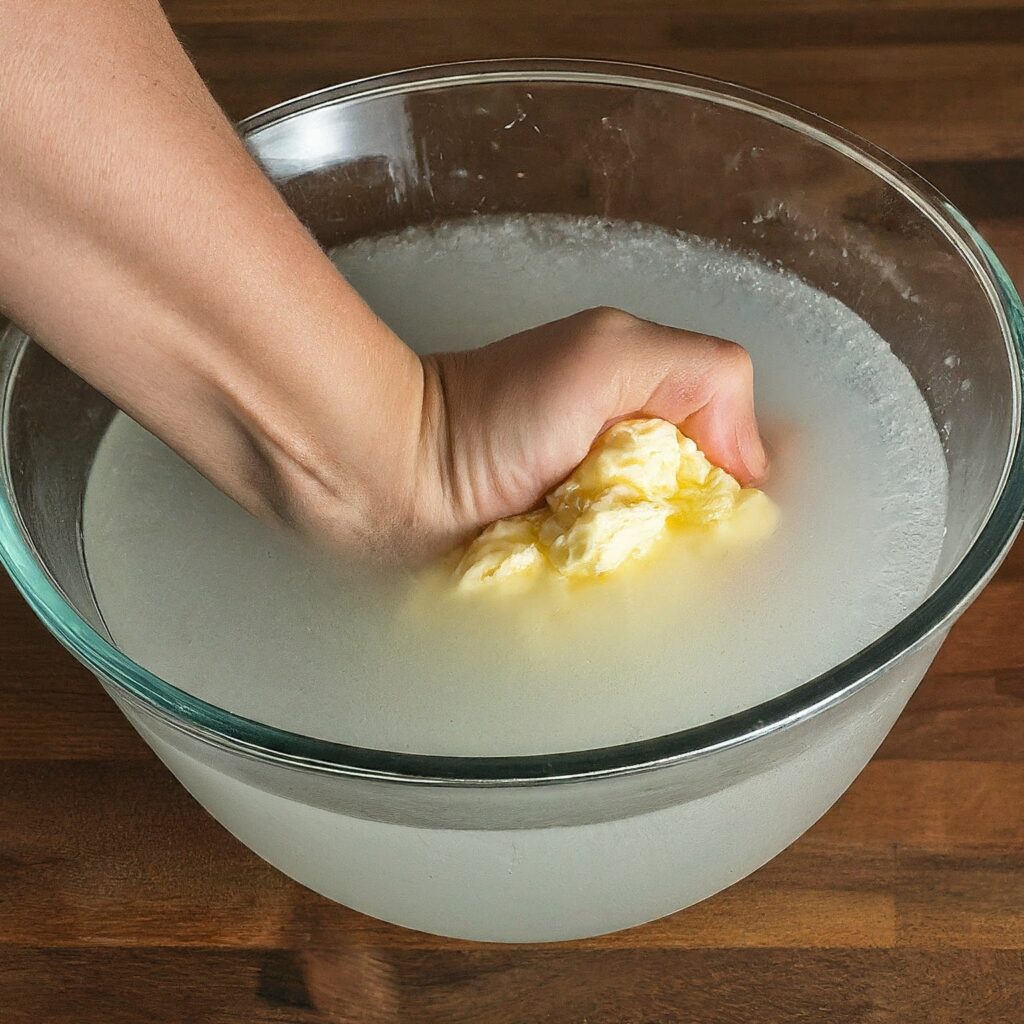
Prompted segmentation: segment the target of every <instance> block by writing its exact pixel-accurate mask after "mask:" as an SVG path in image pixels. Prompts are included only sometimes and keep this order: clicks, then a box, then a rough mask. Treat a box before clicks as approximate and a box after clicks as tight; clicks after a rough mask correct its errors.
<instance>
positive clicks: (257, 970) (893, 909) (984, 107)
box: [0, 0, 1024, 1024]
mask: <svg viewBox="0 0 1024 1024" xmlns="http://www.w3.org/2000/svg"><path fill="white" fill-rule="evenodd" d="M166 6H167V9H168V12H169V13H170V15H171V16H172V18H173V19H174V21H175V23H176V25H177V26H178V27H179V29H180V31H181V32H182V34H183V36H184V37H185V39H186V41H187V44H188V46H189V48H190V50H191V52H192V54H193V55H194V57H195V59H196V60H197V62H198V64H199V66H200V68H201V69H202V71H203V73H204V74H205V75H206V76H207V78H208V80H209V82H210V84H211V87H212V88H213V90H214V92H215V93H216V94H217V95H218V96H219V97H220V99H221V100H222V101H223V102H224V104H225V105H226V107H227V108H228V110H229V111H230V113H231V114H232V115H236V116H239V115H242V114H245V113H249V112H251V111H253V110H255V109H257V108H259V107H261V106H264V105H266V104H269V103H271V102H273V101H276V100H280V99H283V98H285V97H287V96H290V95H294V94H297V93H301V92H304V91H306V90H309V89H312V88H315V87H318V86H322V85H327V84H330V83H333V82H336V81H340V80H343V79H346V78H350V77H353V76H358V75H363V74H367V73H371V72H377V71H382V70H385V69H389V68H395V67H400V66H410V65H416V64H423V63H429V62H436V61H442V60H451V59H458V58H472V57H484V56H495V55H538V54H545V55H566V56H604V57H614V58H620V59H629V60H639V61H646V62H650V63H659V64H666V65H671V66H675V67H680V68H686V69H690V70H695V71H700V72H706V73H710V74H712V75H716V76H719V77H723V78H727V79H733V80H736V81H740V82H743V83H746V84H748V85H753V86H755V87H758V88H761V89H764V90H767V91H769V92H772V93H775V94H777V95H779V96H782V97H785V98H786V99H789V100H792V101H795V102H796V103H800V104H803V105H805V106H807V107H810V108H813V109H815V110H818V111H819V112H821V113H823V114H825V115H826V116H828V117H831V118H832V119H834V120H836V121H838V122H840V123H843V124H845V125H847V126H848V127H850V128H852V129H854V130H855V131H859V132H861V133H862V134H864V135H866V136H867V137H869V138H871V139H872V140H874V141H875V142H877V143H879V144H881V145H882V146H884V147H887V148H888V149H890V150H892V151H893V152H895V153H897V154H898V155H900V156H902V157H903V158H904V159H906V160H908V161H909V162H910V163H912V164H913V165H914V166H916V167H917V168H918V169H920V170H921V171H923V172H924V173H925V174H926V175H927V176H929V177H931V178H932V179H933V180H935V181H936V182H937V183H938V184H939V185H940V186H941V187H942V188H944V189H945V190H946V191H947V192H948V193H949V194H950V196H951V197H952V198H953V199H954V200H956V201H957V202H959V204H960V205H961V206H962V207H963V208H964V209H965V210H966V212H967V213H968V214H969V215H971V216H972V217H974V218H975V220H976V222H977V223H978V224H979V225H980V227H981V228H982V229H983V231H984V232H985V234H986V235H987V236H988V238H989V239H990V240H991V242H992V243H993V245H994V246H995V248H996V250H997V251H998V252H999V253H1000V254H1001V256H1002V257H1003V259H1004V260H1005V261H1006V263H1007V264H1008V266H1009V267H1010V269H1011V272H1012V273H1014V274H1015V276H1016V279H1017V282H1018V284H1020V285H1024V188H1022V186H1024V5H1022V4H1020V3H1012V2H1010V3H1001V4H999V5H992V6H989V5H988V4H986V3H984V2H983V0H828V2H824V3H819V2H816V0H775V2H774V3H770V4H768V3H764V2H763V0H694V2H691V3H684V2H682V0H644V2H633V3H630V2H627V0H615V2H613V0H589V2H586V3H584V2H582V0H580V2H575V0H572V2H570V0H563V2H562V3H561V4H558V3H554V2H552V0H488V2H480V3H473V2H469V0H349V2H347V3H344V4H341V3H336V2H335V0H290V2H289V0H168V3H167V4H166ZM1022 612H1024V547H1021V546H1019V547H1018V549H1017V551H1016V552H1015V553H1014V554H1013V555H1011V557H1010V559H1009V561H1008V563H1007V564H1006V565H1005V566H1004V567H1003V569H1002V571H1001V572H1000V573H999V576H998V577H997V579H996V580H995V582H994V583H992V585H991V586H990V587H989V588H988V589H987V590H986V591H985V593H984V594H983V595H982V596H981V598H980V599H979V600H978V602H977V604H976V605H975V606H974V607H973V608H972V609H971V610H970V611H969V612H968V614H967V615H966V616H965V617H964V619H963V621H962V622H961V623H960V624H959V625H958V626H957V627H956V629H955V630H954V633H953V635H952V637H951V639H950V640H949V642H948V644H947V645H946V647H945V648H944V649H943V651H942V654H941V655H940V657H939V659H938V662H937V663H936V665H935V667H934V668H933V670H932V671H931V673H930V674H929V675H928V678H927V679H926V680H925V682H924V684H923V685H922V686H921V689H920V691H919V692H918V694H917V696H916V697H915V698H914V699H913V701H912V702H911V705H910V707H909V708H908V710H907V711H906V713H905V714H904V715H903V717H902V718H901V720H900V722H899V724H898V725H897V727H896V729H895V731H894V732H893V733H892V735H891V736H890V737H889V739H888V740H887V741H886V743H885V745H884V746H883V748H882V750H881V752H880V753H879V755H878V756H877V757H876V758H875V759H874V761H873V762H872V763H871V764H870V765H869V766H868V768H867V770H866V771H865V772H864V774H863V775H862V776H861V777H860V779H859V780H858V781H857V782H856V783H855V785H854V786H853V788H852V789H851V790H850V791H849V792H848V793H847V795H846V796H844V797H843V798H842V800H841V801H840V802H839V804H838V805H837V806H836V807H835V809H834V810H832V811H831V812H830V813H829V814H828V815H827V816H826V817H825V819H824V820H823V821H821V822H820V823H819V824H818V825H817V826H815V827H814V828H813V829H812V830H811V831H810V833H808V834H807V835H806V836H805V837H804V838H802V839H801V840H800V841H799V842H798V843H796V844H795V845H794V846H793V847H792V848H791V849H790V850H788V851H787V852H786V853H784V854H783V855H782V856H780V857H779V858H778V859H777V860H775V861H773V862H772V863H771V864H769V865H768V866H767V867H765V868H763V869H762V870H761V871H759V872H758V873H757V874H755V875H754V876H753V877H751V878H749V879H747V880H746V881H744V882H742V883H740V884H739V885H737V886H735V887H734V888H732V889H730V890H728V891H727V892H725V893H722V894H721V895H719V896H717V897H715V898H713V899H711V900H709V901H707V902H706V903H704V904H702V905H700V906H698V907H695V908H693V909H691V910H688V911H685V912H683V913H680V914H677V915H675V916H674V917H672V918H669V919H667V920H664V921H660V922H658V923H656V924H652V925H649V926H647V927H644V928H639V929H636V930H634V931H631V932H626V933H624V934H620V935H615V936H611V937H608V938H603V939H598V940H593V941H588V942H580V943H574V944H567V945H559V946H550V947H535V948H506V947H500V946H481V945H473V944H469V943H461V942H452V941H444V940H440V939H435V938H432V937H430V936H426V935H420V934H415V933H412V932H408V931H403V930H400V929H398V928H393V927H389V926H387V925H383V924H380V923H378V922H376V921H373V920H370V919H368V918H365V917H361V916H360V915H358V914H355V913H352V912H350V911H348V910H345V909H343V908H341V907H338V906H335V905H333V904H330V903H328V902H327V901H326V900H323V899H321V898H319V897H317V896H314V895H312V894H311V893H309V892H307V891H305V890H303V889H301V888H300V887H299V886H297V885H295V884H293V883H291V882H289V881H288V880H286V879H285V878H283V877H282V876H281V875H279V874H278V873H277V872H275V871H274V870H272V869H271V868H269V867H267V866H266V865H265V864H263V863H262V862H261V861H259V860H258V859H257V858H256V857H255V856H254V855H253V854H251V853H249V852H248V851H247V850H246V849H244V848H243V847H242V846H240V845H239V844H238V843H237V842H235V841H234V840H233V839H232V838H231V837H230V836H229V835H228V834H227V833H225V832H224V831H223V830H222V829H221V828H220V827H219V826H218V825H217V824H215V823H214V822H213V821H212V820H211V819H209V818H208V817H206V815H205V814H204V813H203V812H202V811H201V810H200V809H199V808H198V807H197V805H196V804H195V803H193V801H192V800H191V798H190V797H188V796H187V794H186V793H185V791H184V790H183V789H182V788H181V787H180V786H179V785H178V784H177V783H175V782H174V781H173V780H172V778H171V777H170V776H169V774H168V773H167V772H166V771H165V770H164V769H163V768H162V767H161V766H160V764H159V763H158V762H157V761H156V759H155V758H154V757H153V756H152V755H151V754H150V753H149V751H148V750H147V748H146V747H144V746H143V744H142V743H141V741H140V740H139V739H138V738H137V737H136V736H135V734H134V733H133V732H132V731H131V729H130V728H129V727H128V725H127V723H126V722H125V721H124V720H123V719H122V718H121V716H120V714H119V713H118V712H117V711H116V710H115V708H114V707H113V705H112V704H111V703H110V701H109V700H108V699H107V698H106V697H105V696H104V694H103V693H102V692H101V691H100V688H99V686H98V685H97V684H96V683H95V682H94V681H93V679H92V678H91V677H90V676H89V675H88V674H87V673H86V672H85V671H84V670H82V669H81V668H79V667H78V665H76V664H75V663H74V662H73V661H72V660H71V659H70V657H68V656H67V655H66V654H65V653H64V652H63V651H62V650H61V649H60V648H59V647H58V646H57V644H56V643H55V642H54V641H53V640H51V638H50V637H49V636H48V635H47V634H46V632H45V631H44V630H43V628H42V627H41V626H40V625H38V624H37V623H36V621H35V620H34V618H33V617H32V616H31V614H30V613H29V611H28V609H27V608H26V606H25V605H24V604H23V603H22V602H21V600H20V599H19V598H18V597H17V596H16V595H15V593H14V591H13V589H12V588H11V587H10V586H9V585H8V584H7V582H6V580H5V581H3V582H2V583H0V1021H3V1022H4V1024H28V1022H36V1021H40V1022H45V1024H63V1022H68V1024H92V1022H96V1024H100V1022H102V1024H120V1022H136V1021H138V1022H143V1021H145V1022H153V1024H159V1022H168V1024H171V1022H173V1024H206V1022H210V1024H215V1022H216V1024H229V1022H230V1024H234V1022H239V1024H241V1022H245V1024H257V1022H258V1024H262V1022H268V1024H269V1022H275V1024H276V1022H295V1024H307V1022H322V1021H332V1022H352V1024H396V1022H403V1024H404V1022H409V1024H421V1022H423V1024H431V1022H438V1024H457V1022H460V1021H474V1022H484V1024H503V1022H516V1024H520V1022H521V1024H533V1022H543V1024H569V1022H572V1024H584V1022H586V1024H668V1022H680V1024H683V1022H686V1024H690V1022H701V1024H704V1022H707V1024H755V1022H756V1024H775V1022H812V1024H847V1022H860V1024H918V1022H920V1024H947V1022H948V1024H962V1022H963V1024H975V1022H977V1024H1020V1022H1022V1021H1024V632H1022V630H1021V613H1022ZM594 898H595V899H600V898H601V894H600V893H595V894H594Z"/></svg>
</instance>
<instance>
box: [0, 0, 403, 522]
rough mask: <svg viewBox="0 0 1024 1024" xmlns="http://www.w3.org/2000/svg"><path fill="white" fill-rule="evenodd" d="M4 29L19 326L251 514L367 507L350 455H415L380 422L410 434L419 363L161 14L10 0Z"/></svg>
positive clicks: (9, 249)
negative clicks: (326, 493) (275, 180)
mask: <svg viewBox="0 0 1024 1024" xmlns="http://www.w3.org/2000/svg"><path fill="white" fill-rule="evenodd" d="M0 22H2V24H3V31H2V33H0V96H2V97H3V102H2V105H0V306H2V307H3V308H4V309H5V311H6V312H7V313H8V315H10V316H11V317H12V318H14V319H15V320H16V321H18V322H19V323H20V324H22V325H23V326H24V327H25V328H26V329H27V330H29V331H30V332H31V333H32V334H33V335H34V336H35V337H36V338H37V339H38V340H39V341H40V342H41V343H42V344H44V345H45V346H46V347H47V348H49V349H50V351H51V352H53V354H54V355H55V356H57V357H58V358H59V359H61V360H62V361H64V362H65V363H67V364H68V365H69V366H71V367H72V368H73V369H74V370H76V371H77V372H78V373H80V374H81V375H82V376H83V377H85V378H86V379H87V380H89V381H90V382H91V383H92V384H93V385H94V386H96V387H97V388H99V389H100V390H102V391H104V392H105V393H106V394H107V395H109V396H110V397H111V398H112V399H113V400H114V401H115V402H117V403H118V404H119V405H120V406H121V407H123V408H124V409H126V410H127V411H128V412H129V413H131V414H132V415H133V416H134V417H135V418H137V419H139V420H140V421H141V422H143V423H144V424H145V425H146V426H147V427H149V428H150V429H152V430H153V431H154V432H155V433H157V434H158V435H160V436H161V437H163V438H164V440H166V441H167V442H168V443H169V444H171V445H172V446H173V447H175V448H176V449H177V450H178V451H180V452H181V453H182V454H183V455H185V456H186V457H187V458H188V459H190V460H191V461H192V462H193V463H194V464H195V465H197V466H198V467H199V468H200V469H201V470H202V471H203V472H205V473H206V474H207V475H208V476H210V478H211V479H212V480H213V481H214V482H215V483H217V484H218V485H219V486H221V487H222V488H224V489H225V490H227V491H228V492H229V493H231V494H232V495H233V496H234V497H235V498H236V499H238V500H240V501H241V502H242V503H243V504H245V505H247V506H248V507H250V508H252V509H254V510H257V511H268V510H273V511H276V512H278V513H281V514H283V516H284V517H285V518H288V510H287V508H286V507H282V506H287V504H288V503H289V502H293V501H300V502H301V501H305V500H311V501H313V500H316V492H317V490H318V489H320V488H326V489H328V490H338V489H344V488H346V487H348V486H350V485H351V486H352V489H353V493H355V492H356V491H357V490H358V488H359V487H360V486H361V485H362V481H361V479H360V478H361V477H362V476H365V475H366V474H367V472H371V473H372V467H371V466H370V464H366V465H364V464H363V462H364V461H365V460H363V459H362V458H361V457H360V455H359V453H366V452H367V451H368V450H370V451H373V452H374V453H375V457H374V459H373V464H374V465H379V464H380V462H379V460H380V459H382V458H385V459H386V458H388V457H389V454H393V456H394V458H403V457H406V454H405V450H404V448H403V450H402V451H401V452H399V451H397V450H396V452H395V453H388V452H386V451H380V446H381V444H384V445H385V446H386V444H387V436H386V435H384V434H382V432H381V431H380V430H379V429H377V428H375V426H374V423H375V422H378V423H379V422H380V421H381V420H383V421H384V422H392V423H399V424H401V429H400V430H398V431H395V434H396V436H397V435H399V434H402V433H403V432H405V433H408V432H409V431H414V430H415V423H414V422H413V419H414V418H415V416H416V415H418V408H419V405H418V402H419V400H418V396H417V394H416V389H417V388H418V387H421V378H420V372H419V364H418V361H417V360H416V359H415V357H414V356H413V355H412V354H411V353H410V352H409V350H408V349H407V348H406V347H405V346H404V345H402V344H401V342H400V341H399V340H398V339H397V338H395V337H394V335H392V334H391V332H390V331H388V330H387V329H386V328H385V327H384V326H383V325H382V324H380V322H379V321H378V320H377V319H376V317H374V315H373V314H372V313H371V312H370V311H369V310H368V309H367V308H366V306H365V305H364V304H363V303H362V301H361V300H360V299H359V297H358V296H357V295H356V294H355V293H354V292H353V291H352V290H351V289H350V288H349V287H348V286H347V285H346V284H345V282H344V281H343V280H342V279H341V277H340V275H338V274H337V273H336V272H335V270H334V268H333V266H332V265H331V264H330V262H329V261H328V260H327V258H326V257H325V256H324V255H323V253H322V252H321V251H320V250H319V248H318V246H317V245H316V243H315V242H314V240H313V239H312V238H311V237H310V236H309V235H308V234H307V233H306V231H305V230H304V229H303V228H302V226H301V225H300V224H299V223H298V221H297V220H296V219H295V217H294V216H293V214H292V213H291V212H290V211H289V210H288V208H287V206H286V205H285V204H284V202H283V201H282V200H281V199H280V197H279V196H278V195H277V193H276V191H275V190H274V189H273V187H272V186H271V185H270V183H269V182H268V181H267V180H266V179H265V178H264V177H263V175H262V173H261V172H260V171H259V169H258V168H257V167H256V165H255V164H254V163H253V161H252V160H251V159H250V158H249V156H248V154H247V153H246V151H245V149H244V147H243V146H242V145H241V143H240V142H239V141H238V139H237V138H236V137H235V135H234V132H233V130H232V129H231V126H230V125H229V123H228V122H227V120H226V119H225V118H224V116H223V114H222V113H221V112H220V110H219V109H218V108H217V106H216V104H215V103H214V101H213V100H212V99H211V97H210V96H209V94H208V93H207V91H206V89H205V87H204V86H203V84H202V82H201V80H200V79H199V77H198V75H197V74H196V72H195V70H194V69H193V68H192V66H191V64H190V62H189V60H188V58H187V57H186V55H185V53H184V52H183V50H182V49H181V47H180V46H179V45H178V44H177V42H176V40H175V39H174V36H173V34H172V32H171V30H170V28H169V26H168V25H167V23H166V21H165V19H164V18H163V15H162V13H161V11H160V9H159V6H158V5H157V3H155V2H151V0H131V2H121V3H113V2H104V0H77V2H75V3H71V2H63V3H62V2H55V0H48V2H41V0H0ZM327 379H330V381H331V386H330V387H329V388H328V387H326V386H325V384H324V382H325V380H327ZM371 410H372V415H371ZM406 421H408V423H406ZM403 444H404V441H403ZM325 445H327V446H329V447H330V452H327V451H323V450H321V449H322V448H323V446H325ZM406 447H407V445H406ZM339 452H344V453H348V456H349V457H348V458H345V457H342V458H341V459H339V454H338V453H339ZM357 501H358V499H357Z"/></svg>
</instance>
